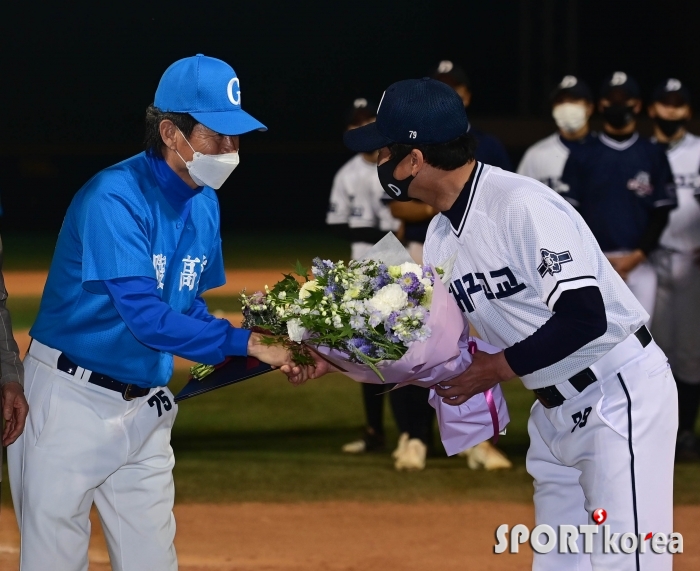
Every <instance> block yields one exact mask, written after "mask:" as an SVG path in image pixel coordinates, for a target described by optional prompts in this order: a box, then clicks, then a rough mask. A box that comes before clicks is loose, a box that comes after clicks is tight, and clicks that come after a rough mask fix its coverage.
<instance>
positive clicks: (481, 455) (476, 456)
mask: <svg viewBox="0 0 700 571" xmlns="http://www.w3.org/2000/svg"><path fill="white" fill-rule="evenodd" d="M464 452H465V453H466V454H465V455H466V457H467V466H469V468H470V469H471V470H479V469H480V468H483V469H484V470H489V471H490V470H509V469H510V468H512V467H513V464H512V462H511V461H510V460H508V458H507V457H506V455H505V454H503V452H501V451H500V450H499V449H498V448H496V447H495V446H494V445H493V444H491V442H489V441H488V440H486V441H485V442H482V443H481V444H477V445H476V446H473V447H472V448H467V449H466V450H465V451H464Z"/></svg>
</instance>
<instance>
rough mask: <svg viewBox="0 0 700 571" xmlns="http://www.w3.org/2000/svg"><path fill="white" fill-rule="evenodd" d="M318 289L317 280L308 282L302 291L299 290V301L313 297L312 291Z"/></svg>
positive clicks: (302, 287)
mask: <svg viewBox="0 0 700 571" xmlns="http://www.w3.org/2000/svg"><path fill="white" fill-rule="evenodd" d="M317 289H318V283H317V282H316V280H311V281H308V282H306V283H305V284H304V285H302V286H301V289H300V290H299V299H306V298H307V297H309V296H310V295H311V292H312V291H316V290H317Z"/></svg>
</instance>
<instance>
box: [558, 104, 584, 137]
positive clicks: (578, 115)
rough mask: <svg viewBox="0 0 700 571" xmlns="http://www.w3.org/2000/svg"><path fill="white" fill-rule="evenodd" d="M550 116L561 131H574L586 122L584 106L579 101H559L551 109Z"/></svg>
mask: <svg viewBox="0 0 700 571" xmlns="http://www.w3.org/2000/svg"><path fill="white" fill-rule="evenodd" d="M552 117H554V121H556V123H557V127H559V128H560V129H561V130H562V131H566V132H567V133H575V132H576V131H578V130H579V129H581V127H583V126H584V125H585V124H586V121H588V117H586V107H585V106H584V105H581V104H580V103H560V104H559V105H557V106H556V107H555V108H554V109H552Z"/></svg>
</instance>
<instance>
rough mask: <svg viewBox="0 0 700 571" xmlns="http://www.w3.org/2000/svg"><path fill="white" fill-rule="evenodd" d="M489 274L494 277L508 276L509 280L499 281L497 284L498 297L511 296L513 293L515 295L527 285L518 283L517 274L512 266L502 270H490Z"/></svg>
mask: <svg viewBox="0 0 700 571" xmlns="http://www.w3.org/2000/svg"><path fill="white" fill-rule="evenodd" d="M489 276H491V277H492V278H500V277H506V278H508V281H504V282H498V283H497V284H496V299H503V298H504V297H510V296H511V295H515V294H516V293H518V292H521V291H523V290H524V289H525V288H526V287H527V286H526V285H525V284H519V283H518V280H517V279H515V276H514V275H513V272H512V271H511V270H510V268H503V269H502V270H496V271H495V272H490V273H489Z"/></svg>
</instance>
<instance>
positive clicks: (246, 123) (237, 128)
mask: <svg viewBox="0 0 700 571" xmlns="http://www.w3.org/2000/svg"><path fill="white" fill-rule="evenodd" d="M190 115H192V117H194V118H195V119H196V120H197V121H199V122H200V123H201V124H202V125H204V126H205V127H208V128H209V129H211V130H212V131H216V132H217V133H220V134H222V135H243V134H244V133H249V132H250V131H267V127H265V125H263V124H262V123H261V122H260V121H258V120H257V119H255V118H254V117H252V116H251V115H249V114H248V113H246V112H245V111H243V109H235V110H229V111H211V112H208V113H190Z"/></svg>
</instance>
